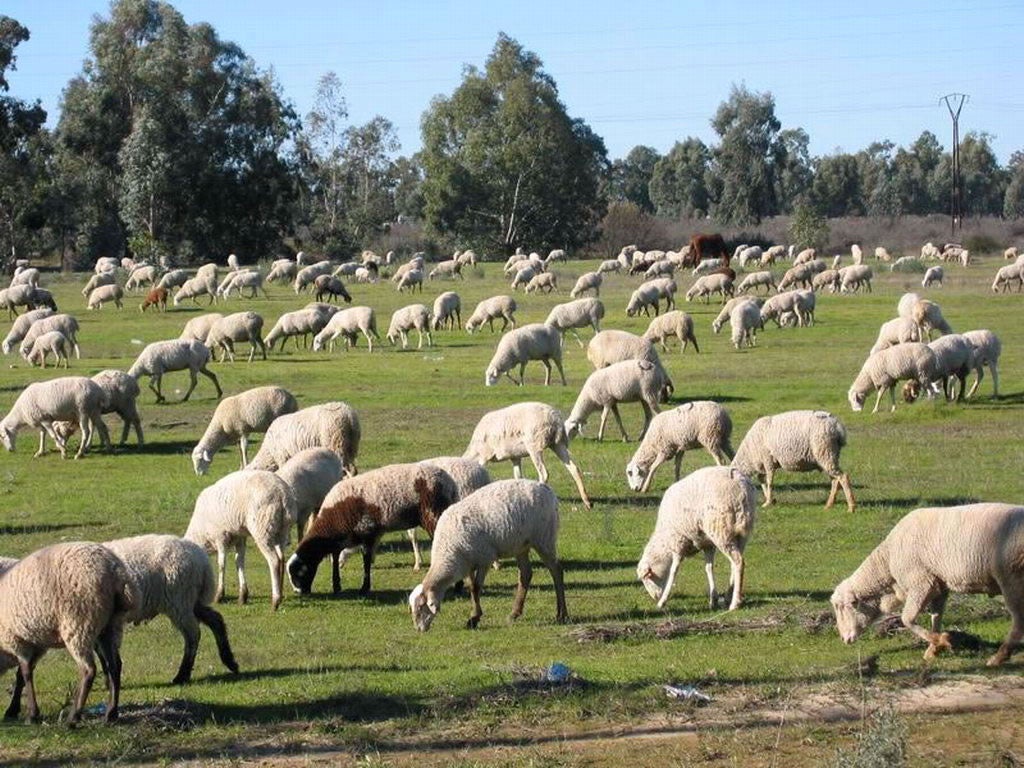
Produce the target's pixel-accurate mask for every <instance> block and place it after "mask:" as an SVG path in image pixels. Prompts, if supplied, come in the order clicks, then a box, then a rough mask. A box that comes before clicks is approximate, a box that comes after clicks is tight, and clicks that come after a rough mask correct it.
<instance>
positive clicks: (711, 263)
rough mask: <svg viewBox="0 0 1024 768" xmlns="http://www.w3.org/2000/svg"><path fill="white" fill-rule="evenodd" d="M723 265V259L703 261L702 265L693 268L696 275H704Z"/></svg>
mask: <svg viewBox="0 0 1024 768" xmlns="http://www.w3.org/2000/svg"><path fill="white" fill-rule="evenodd" d="M721 263H722V260H721V259H717V258H716V259H703V260H702V261H701V262H700V264H698V265H697V266H695V267H694V268H693V274H694V275H704V274H707V273H708V272H710V271H711V270H713V269H714V268H715V267H717V266H719V265H720V264H721Z"/></svg>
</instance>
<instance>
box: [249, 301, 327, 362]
mask: <svg viewBox="0 0 1024 768" xmlns="http://www.w3.org/2000/svg"><path fill="white" fill-rule="evenodd" d="M330 319H331V315H330V314H329V313H328V312H326V311H324V310H323V309H321V308H320V307H304V308H302V309H296V310H295V311H293V312H285V313H284V314H283V315H281V316H280V317H279V318H278V319H277V322H276V323H274V327H273V328H271V329H270V333H268V334H267V335H266V337H265V338H264V339H263V343H264V344H265V345H266V347H267V348H268V349H273V348H274V345H275V344H276V343H277V340H278V339H281V351H282V352H284V347H285V344H287V343H288V339H293V340H294V342H295V348H296V349H298V348H299V337H300V336H301V337H302V339H303V342H304V344H308V338H309V336H310V335H311V334H312V335H313V336H316V334H318V333H320V331H322V330H323V329H324V326H326V325H327V321H328V320H330Z"/></svg>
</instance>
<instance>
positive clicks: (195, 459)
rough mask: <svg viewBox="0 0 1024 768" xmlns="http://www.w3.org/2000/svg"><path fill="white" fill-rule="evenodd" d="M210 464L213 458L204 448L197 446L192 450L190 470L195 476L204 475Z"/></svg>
mask: <svg viewBox="0 0 1024 768" xmlns="http://www.w3.org/2000/svg"><path fill="white" fill-rule="evenodd" d="M212 462H213V456H211V455H210V452H209V451H208V450H206V449H205V448H202V447H201V446H198V445H197V446H196V447H195V448H193V449H192V468H193V469H194V470H195V471H196V474H197V475H205V474H206V471H207V470H208V469H209V468H210V464H211V463H212Z"/></svg>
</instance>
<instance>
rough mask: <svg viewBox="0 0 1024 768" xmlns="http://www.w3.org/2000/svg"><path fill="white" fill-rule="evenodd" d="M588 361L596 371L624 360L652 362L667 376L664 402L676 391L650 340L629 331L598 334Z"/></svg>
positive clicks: (593, 339) (589, 346)
mask: <svg viewBox="0 0 1024 768" xmlns="http://www.w3.org/2000/svg"><path fill="white" fill-rule="evenodd" d="M587 360H589V361H590V364H591V365H592V366H594V369H595V370H596V369H598V368H605V367H607V366H609V365H612V364H613V363H618V362H620V361H622V360H650V361H651V362H652V363H654V364H655V365H657V366H658V367H660V368H661V369H662V371H663V372H664V374H665V390H664V392H663V393H662V401H663V402H664V401H667V400H668V397H669V395H671V394H672V392H673V391H674V390H675V387H674V385H673V384H672V379H671V378H670V377H669V375H668V371H665V369H664V366H663V365H662V364H661V358H659V357H658V352H657V350H656V349H655V348H654V344H653V343H652V342H651V340H650V339H645V338H643V337H641V336H637V335H636V334H633V333H629V332H628V331H619V330H605V331H601V332H600V333H598V334H596V335H595V336H594V338H592V339H591V340H590V343H589V344H588V345H587Z"/></svg>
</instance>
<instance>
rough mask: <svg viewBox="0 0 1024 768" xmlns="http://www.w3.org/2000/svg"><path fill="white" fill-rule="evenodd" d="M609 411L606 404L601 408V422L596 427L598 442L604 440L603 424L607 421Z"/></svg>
mask: <svg viewBox="0 0 1024 768" xmlns="http://www.w3.org/2000/svg"><path fill="white" fill-rule="evenodd" d="M610 412H611V409H610V408H609V407H608V406H607V405H606V406H604V407H603V408H602V409H601V424H600V425H599V426H598V428H597V440H598V442H600V441H601V440H604V427H605V424H607V423H608V414H609V413H610Z"/></svg>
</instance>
